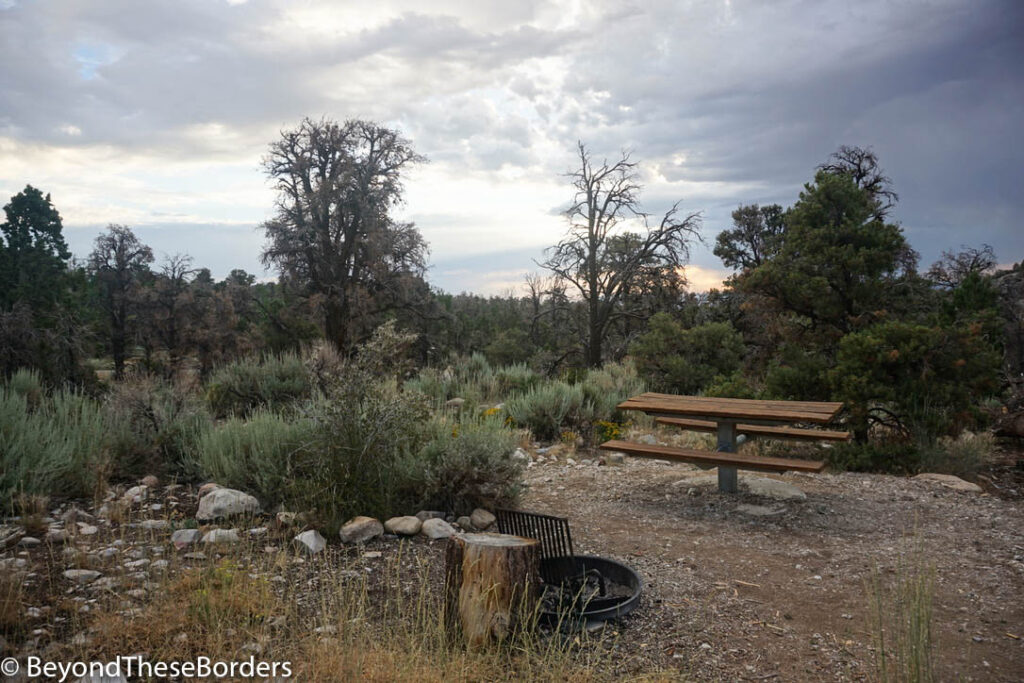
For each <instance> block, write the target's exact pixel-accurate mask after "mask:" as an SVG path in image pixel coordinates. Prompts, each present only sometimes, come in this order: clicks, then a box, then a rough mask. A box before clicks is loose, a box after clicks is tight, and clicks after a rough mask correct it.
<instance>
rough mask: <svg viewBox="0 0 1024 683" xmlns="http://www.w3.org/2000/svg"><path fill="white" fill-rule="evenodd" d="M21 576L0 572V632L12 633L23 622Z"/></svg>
mask: <svg viewBox="0 0 1024 683" xmlns="http://www.w3.org/2000/svg"><path fill="white" fill-rule="evenodd" d="M22 593H23V591H22V586H21V577H19V576H17V575H16V574H0V633H3V634H4V635H5V636H7V635H11V634H13V633H14V632H15V631H17V630H19V629H20V628H21V626H22V625H23V624H24V619H23V618H22V604H21V603H22Z"/></svg>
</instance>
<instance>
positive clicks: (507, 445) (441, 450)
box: [417, 418, 523, 514]
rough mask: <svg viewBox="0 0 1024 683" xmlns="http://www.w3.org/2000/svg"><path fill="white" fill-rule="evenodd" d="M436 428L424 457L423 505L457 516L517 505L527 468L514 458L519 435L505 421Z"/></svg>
mask: <svg viewBox="0 0 1024 683" xmlns="http://www.w3.org/2000/svg"><path fill="white" fill-rule="evenodd" d="M457 427H458V428H457V429H453V425H450V424H448V423H445V422H437V423H434V424H433V425H432V431H433V434H434V436H433V438H432V439H431V440H430V441H429V442H428V443H427V444H426V445H425V446H424V448H423V450H422V451H421V453H420V460H421V462H422V467H423V468H424V470H423V478H422V480H421V481H420V482H417V484H418V487H421V490H422V492H423V504H424V505H425V506H429V507H431V508H436V509H438V510H446V511H451V512H454V513H455V514H469V513H470V512H471V511H472V510H473V509H474V508H477V507H484V508H490V509H493V508H494V507H502V506H508V505H511V504H513V503H515V502H516V500H517V499H518V496H519V488H520V484H521V481H522V474H523V465H522V463H521V462H520V461H518V460H514V459H513V458H512V453H513V451H515V449H516V444H517V441H518V439H517V437H516V435H515V434H514V433H513V432H512V431H510V430H508V429H506V428H505V427H504V426H503V425H502V423H501V421H500V420H496V419H493V418H491V419H482V420H476V421H472V422H464V423H461V424H459V425H457Z"/></svg>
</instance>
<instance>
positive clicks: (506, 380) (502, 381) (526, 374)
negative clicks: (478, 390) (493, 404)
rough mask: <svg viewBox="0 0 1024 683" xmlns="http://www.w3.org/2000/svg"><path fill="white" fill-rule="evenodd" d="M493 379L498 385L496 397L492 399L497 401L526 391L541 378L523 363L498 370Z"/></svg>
mask: <svg viewBox="0 0 1024 683" xmlns="http://www.w3.org/2000/svg"><path fill="white" fill-rule="evenodd" d="M494 378H495V380H496V381H497V384H498V386H497V390H498V396H496V397H492V398H497V399H504V398H507V397H509V396H511V395H512V394H515V393H522V392H524V391H528V390H530V389H532V388H533V387H535V386H536V385H537V384H539V383H540V381H541V376H540V375H538V374H537V373H536V372H534V371H533V370H532V369H530V367H529V366H528V365H525V364H523V363H516V364H513V365H506V366H504V367H500V368H498V369H497V370H495V372H494Z"/></svg>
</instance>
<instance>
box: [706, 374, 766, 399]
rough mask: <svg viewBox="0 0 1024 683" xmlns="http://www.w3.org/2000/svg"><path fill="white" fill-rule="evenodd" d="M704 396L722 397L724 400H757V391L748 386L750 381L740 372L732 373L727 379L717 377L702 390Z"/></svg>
mask: <svg viewBox="0 0 1024 683" xmlns="http://www.w3.org/2000/svg"><path fill="white" fill-rule="evenodd" d="M704 395H705V396H722V397H724V398H758V391H757V390H756V389H755V388H754V387H753V386H752V385H751V384H750V380H749V379H748V378H747V376H746V375H744V374H743V373H742V372H734V373H732V374H731V375H729V376H728V377H725V376H722V375H718V376H717V377H715V379H714V380H713V381H712V382H711V384H709V385H707V386H706V387H705V388H704Z"/></svg>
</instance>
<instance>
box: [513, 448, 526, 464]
mask: <svg viewBox="0 0 1024 683" xmlns="http://www.w3.org/2000/svg"><path fill="white" fill-rule="evenodd" d="M512 459H513V460H521V461H523V462H529V461H530V454H529V453H527V452H526V451H524V450H523V449H522V448H517V449H516V450H515V452H514V453H512Z"/></svg>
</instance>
